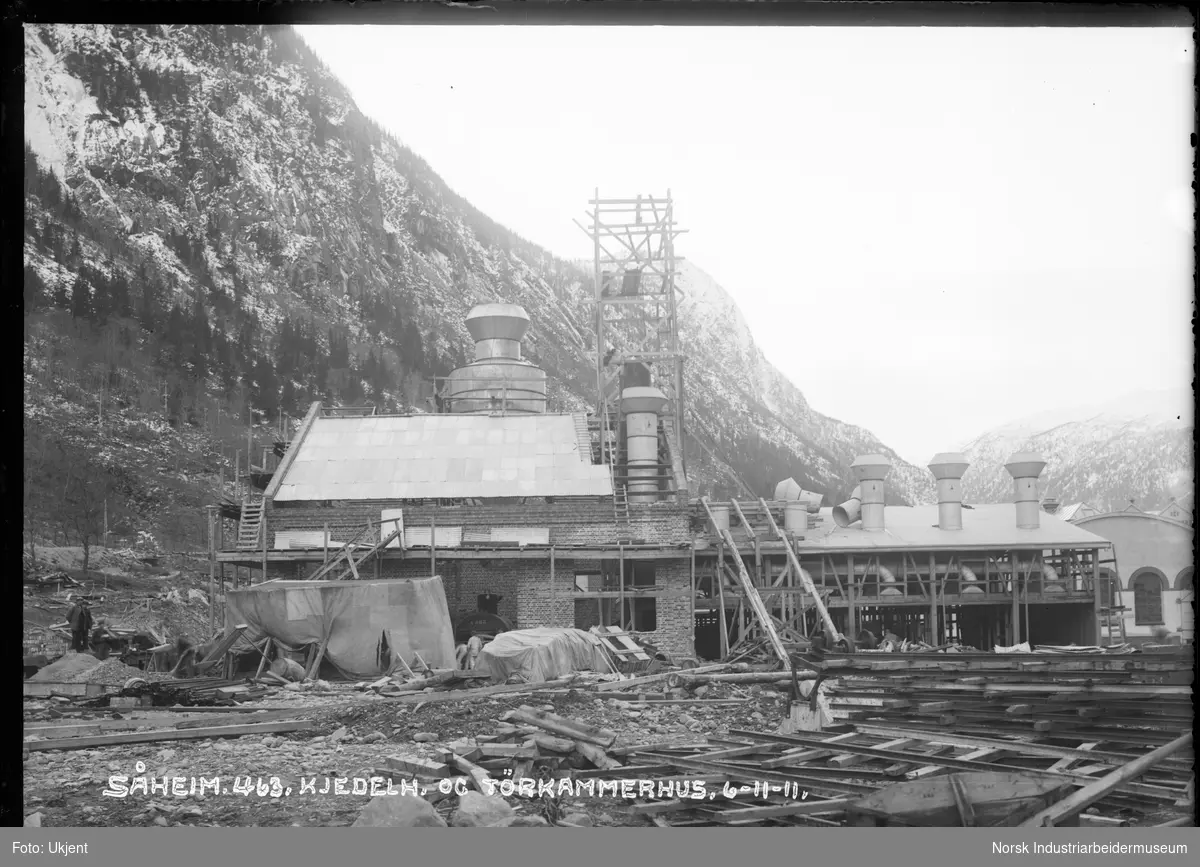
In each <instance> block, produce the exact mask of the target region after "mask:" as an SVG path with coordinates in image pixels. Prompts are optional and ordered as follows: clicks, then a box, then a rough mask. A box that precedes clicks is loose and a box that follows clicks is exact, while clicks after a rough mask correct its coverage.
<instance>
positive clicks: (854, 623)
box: [846, 554, 858, 641]
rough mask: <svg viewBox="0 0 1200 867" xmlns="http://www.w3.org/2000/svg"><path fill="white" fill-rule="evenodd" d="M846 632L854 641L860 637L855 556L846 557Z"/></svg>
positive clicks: (848, 555)
mask: <svg viewBox="0 0 1200 867" xmlns="http://www.w3.org/2000/svg"><path fill="white" fill-rule="evenodd" d="M846 569H847V572H846V632H847V633H848V634H849V636H850V640H851V641H853V640H854V637H855V636H856V635H858V612H857V611H855V610H854V555H853V554H847V555H846Z"/></svg>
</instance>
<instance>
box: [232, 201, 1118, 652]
mask: <svg viewBox="0 0 1200 867" xmlns="http://www.w3.org/2000/svg"><path fill="white" fill-rule="evenodd" d="M592 205H593V209H592V211H591V212H590V214H591V218H592V221H591V224H590V226H589V227H587V231H588V232H589V234H590V235H591V236H592V238H593V241H594V244H595V250H596V253H595V270H596V273H595V286H596V304H597V316H596V320H595V325H596V335H595V336H596V342H595V346H596V385H597V406H596V410H595V411H594V412H592V413H554V412H548V411H547V409H548V408H547V401H546V374H545V372H544V371H542V370H541V369H539V368H538V367H536V366H535V365H533V364H531V363H530V362H528V361H527V360H525V359H524V358H523V357H522V351H521V342H522V338H523V337H524V335H525V332H526V330H527V328H528V327H529V324H530V323H529V317H528V315H527V314H526V313H525V311H524V310H523V309H521V308H520V307H519V306H516V305H512V304H504V303H493V304H483V305H479V306H477V307H475V308H474V309H473V310H472V311H471V312H470V314H469V316H468V318H467V321H466V325H467V329H468V331H469V332H470V334H471V336H472V338H473V339H474V341H475V360H474V361H473V362H472V363H470V364H468V365H466V366H464V367H462V368H460V369H457V370H455V371H453V372H452V373H451V374H450V376H449V377H447V378H446V380H445V381H444V383H443V387H442V389H441V390H440V392H439V401H438V406H439V409H440V412H438V413H431V414H409V415H386V414H379V413H377V412H376V411H375V410H374V409H373V408H345V407H327V406H323V405H322V404H320V403H314V404H313V405H312V406H311V408H310V410H309V411H308V414H307V415H306V417H305V418H304V420H303V422H302V423H301V424H300V425H299V428H298V429H297V430H296V431H295V433H294V435H292V436H291V438H290V441H289V442H287V443H281V444H280V446H279V454H280V460H279V462H278V463H277V465H276V466H274V467H273V468H271V469H270V470H267V469H265V467H264V468H260V470H259V471H258V472H256V473H247V474H246V476H245V478H244V490H245V495H244V496H243V497H242V498H241V502H240V503H238V504H237V508H236V510H235V512H234V514H235V515H236V516H237V520H238V532H237V537H236V539H230V540H229V541H228V543H227V542H226V540H225V539H224V538H223V534H219V533H218V534H217V535H218V537H221V538H217V539H215V540H214V555H213V560H214V563H220V564H234V565H236V566H239V567H250V568H251V569H253V570H254V571H255V572H256V573H257V574H258V575H259V576H261V577H263V578H266V579H274V578H286V579H301V580H303V579H310V580H311V579H318V578H331V577H348V578H368V577H370V578H408V577H411V578H417V577H428V576H430V575H438V576H440V577H441V578H442V581H443V584H444V586H445V592H446V598H447V604H448V606H449V609H450V613H451V615H452V616H453V617H454V618H455V619H456V620H457V621H458V622H459V623H465V622H468V621H470V620H471V618H472V617H473V616H475V615H478V614H480V613H482V614H483V615H486V616H490V617H492V618H498V619H499V623H500V625H501V626H502V627H507V628H528V627H535V626H551V627H571V626H574V627H580V628H589V627H591V626H609V625H615V626H618V627H620V628H622V629H625V630H628V631H630V632H634V633H637V634H638V635H639V636H640V637H641V638H642V639H644V640H646V641H648V642H650V643H652V644H654V645H655V646H657V647H659V648H660V649H662V650H664V651H666V652H667V653H669V654H671V655H674V656H678V657H700V658H717V657H725V656H728V655H730V654H731V653H735V652H738V651H739V649H740V648H744V647H747V646H749V644H750V643H752V642H755V641H758V640H764V639H767V638H770V639H771V640H773V641H778V639H779V638H780V637H782V638H783V639H784V640H787V639H789V638H795V637H803V636H807V635H809V634H810V633H811V632H812V631H813V630H814V629H817V628H824V629H826V630H827V631H832V632H834V633H836V634H838V635H841V634H849V635H851V636H853V635H856V634H857V633H858V632H859V631H860V630H861V629H864V628H867V629H870V630H871V631H873V632H874V633H875V634H876V635H881V634H882V633H883V632H885V631H890V632H893V633H895V634H896V635H898V636H900V637H905V638H910V639H914V640H916V639H921V640H925V641H928V642H929V643H931V644H935V645H936V644H942V643H947V642H950V641H961V642H963V643H966V644H969V645H971V646H974V647H977V648H980V649H991V648H992V647H993V646H994V645H997V644H1000V645H1007V644H1017V643H1020V642H1022V641H1031V642H1034V643H1043V644H1070V643H1077V644H1097V643H1100V642H1101V641H1102V640H1103V636H1102V635H1101V631H1102V625H1101V624H1102V618H1101V609H1102V600H1101V594H1100V583H1099V576H1100V569H1101V562H1102V561H1101V557H1102V555H1103V552H1104V551H1105V550H1107V549H1109V548H1110V547H1111V546H1110V543H1109V542H1108V541H1106V540H1105V539H1104V538H1101V536H1099V535H1096V534H1095V533H1093V532H1089V530H1088V529H1085V528H1084V527H1081V526H1075V525H1073V524H1070V523H1068V522H1066V521H1063V520H1060V519H1058V518H1056V517H1055V516H1053V515H1050V514H1047V513H1045V512H1043V511H1042V510H1041V509H1040V507H1039V499H1038V495H1037V478H1038V476H1039V475H1040V473H1041V471H1042V468H1043V467H1044V466H1045V464H1044V462H1042V461H1041V459H1040V458H1038V457H1037V456H1036V455H1030V454H1019V455H1014V456H1013V458H1012V460H1010V462H1009V464H1008V470H1009V472H1010V473H1011V475H1012V477H1013V481H1014V492H1015V503H1016V504H1015V506H1014V505H1012V504H1008V505H978V506H969V505H964V504H963V503H962V502H961V479H962V476H963V474H964V473H965V472H966V471H967V469H968V467H967V464H966V461H965V459H964V458H963V457H962V456H961V455H957V454H944V455H938V456H937V457H936V458H935V459H934V460H933V461H932V462H931V465H930V469H931V471H932V472H933V474H934V477H935V479H936V480H937V489H938V496H939V502H938V504H937V505H934V506H885V492H886V486H887V475H888V471H889V466H888V463H887V461H886V459H884V458H883V457H881V456H878V455H866V456H862V457H860V458H859V459H858V460H856V461H855V463H854V465H853V466H852V468H851V469H852V470H853V472H854V474H855V476H856V478H857V480H858V487H857V488H856V489H855V491H854V494H853V495H852V497H851V499H850V500H849V501H847V502H846V503H843V504H841V505H839V506H836V507H831V506H832V504H829V505H825V504H824V498H823V497H822V495H820V494H813V493H810V492H805V491H802V490H800V489H799V486H798V485H796V484H795V483H794V482H792V481H791V480H787V481H786V482H784V483H781V484H780V485H779V487H778V488H777V490H776V491H775V493H774V496H773V498H772V499H770V500H767V499H765V498H764V499H758V500H749V499H747V500H744V501H737V500H734V501H728V502H708V501H707V500H706V499H697V498H695V497H694V496H691V495H690V494H689V491H688V483H687V473H686V456H685V455H684V453H683V448H682V445H683V443H684V442H685V438H684V427H683V420H684V417H685V413H684V411H683V408H684V405H685V401H686V396H685V395H684V391H683V378H682V361H683V355H682V351H681V349H680V346H679V341H678V328H677V324H676V320H675V302H676V289H675V286H674V253H673V240H674V237H675V236H676V235H677V234H678V233H679V232H680V231H681V230H679V229H676V228H675V224H674V221H673V217H672V205H671V200H670V196H669V194H668V196H667V197H666V198H658V199H656V198H652V197H651V198H643V197H638V198H636V199H607V200H602V199H600V198H599V195H598V193H597V197H596V198H595V199H594V200H593V201H592ZM614 244H615V245H616V246H617V249H615V250H614V249H613V246H612V245H614ZM266 463H267V462H266V460H264V465H265V464H266ZM215 509H216V507H214V512H215ZM216 525H217V522H216V520H215V515H214V520H213V526H214V527H215V526H216ZM768 619H769V620H770V622H771V628H770V629H766V628H764V627H765V622H766V621H767V620H768ZM772 636H774V637H772Z"/></svg>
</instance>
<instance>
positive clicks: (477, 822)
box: [450, 792, 516, 828]
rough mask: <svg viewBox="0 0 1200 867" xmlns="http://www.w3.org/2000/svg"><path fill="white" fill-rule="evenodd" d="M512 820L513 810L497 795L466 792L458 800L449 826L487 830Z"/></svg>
mask: <svg viewBox="0 0 1200 867" xmlns="http://www.w3.org/2000/svg"><path fill="white" fill-rule="evenodd" d="M513 818H516V814H515V813H514V812H513V808H512V807H510V806H509V805H508V802H507V801H505V800H504V799H503V798H501V797H500V796H499V795H482V794H480V793H479V792H467V793H466V794H464V795H462V796H461V797H460V798H459V799H458V809H457V810H455V811H454V816H453V818H452V819H451V821H450V824H451V825H453V826H454V827H456V828H487V827H489V826H493V825H496V824H497V823H499V822H501V821H502V820H505V819H513Z"/></svg>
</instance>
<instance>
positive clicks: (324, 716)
mask: <svg viewBox="0 0 1200 867" xmlns="http://www.w3.org/2000/svg"><path fill="white" fill-rule="evenodd" d="M714 692H716V693H717V694H716V695H711V694H710V695H711V697H721V698H730V697H743V698H744V700H745V701H744V703H742V704H737V705H732V704H723V705H714V706H711V707H705V706H704V705H702V704H663V705H661V706H655V704H656V703H653V702H637V701H630V700H629V697H607V695H612V694H611V693H610V694H607V695H606V697H599V696H600V695H601V694H599V693H595V692H584V691H582V690H564V691H561V692H559V693H556V694H538V693H534V694H532V695H531V694H525V695H521V694H509V695H500V696H495V697H490V698H487V697H485V698H474V699H466V700H462V701H439V702H431V703H429V704H426V705H421V704H420V703H409V702H400V701H392V700H388V699H382V698H378V697H363V694H362V693H361V692H358V691H356V690H354V688H353V686H352V685H350V684H333V685H330V686H329V687H328V689H327V690H324V691H320V692H317V691H313V690H309V691H306V692H292V691H288V690H282V689H281V690H279V691H278V692H276V693H275V694H274V695H271V696H269V697H267V698H265V699H263V700H262V701H261V704H263V705H265V706H269V707H272V708H278V707H288V708H292V707H294V708H296V709H297V716H298V717H302V718H307V719H311V720H312V721H313V728H311V729H309V730H307V731H301V732H292V733H286V734H278V735H264V736H245V737H240V738H228V739H219V740H217V739H209V740H199V741H172V742H161V743H147V744H132V745H121V746H110V747H103V748H95V749H85V750H71V751H55V750H48V751H34V752H30V753H28V755H27V756H26V758H25V812H26V814H27V815H28V814H31V813H34V812H39V813H40V814H41V821H42V824H43V825H44V826H60V827H61V826H78V825H84V826H86V825H100V826H137V825H151V824H158V825H180V824H186V825H217V826H287V825H314V826H329V825H349V824H352V823H353V822H354V820H355V818H356V817H357V815H358V813H359V812H360V811H361V810H362V809H363V808H364V807H365V806H366V805H367V803H368V802H369V801H370V800H371V799H370V797H369V795H354V794H346V795H336V794H335V793H334V792H333V791H331V792H329V793H328V794H325V795H321V794H319V793H318V794H312V793H307V792H306V793H304V794H300V793H299V788H300V778H301V777H305V778H312V777H316V778H318V782H317V788H318V789H320V788H322V787H323V786H324V778H325V777H330V778H331V779H335V778H347V779H351V780H352V779H353V778H355V777H361V778H370V777H371V776H375V775H376V771H375V769H377V768H383V767H385V759H386V757H387V756H389V755H404V756H411V757H418V758H425V759H433V758H435V756H436V750H437V749H438V748H440V747H443V746H445V745H446V744H447V743H449V742H451V741H454V740H457V739H460V738H474V737H477V736H480V735H486V734H488V733H490V732H491V731H493V730H494V729H495V728H496V727H497V726H498V725H499V724H500V722H499V718H500V716H501V714H503V713H504V712H505V711H507V710H511V709H515V708H518V707H520V706H521V705H532V706H534V707H540V708H543V709H546V710H553V712H554V713H557V714H559V715H562V716H567V717H571V718H574V719H579V720H584V721H586V722H588V723H589V724H592V725H595V726H599V727H602V728H607V729H611V730H612V731H614V732H616V733H617V742H616V746H618V747H619V746H633V745H636V744H644V743H665V742H678V743H695V742H696V741H700V740H703V739H704V736H705V735H714V736H719V735H720V734H722V733H723V732H725V731H727V730H728V729H729V728H731V727H734V728H748V729H758V730H762V731H767V730H773V729H774V728H775V727H777V726H778V724H779V721H780V719H781V717H782V715H783V714H784V713H785V712H786V700H785V699H784V697H783V696H781V695H780V694H778V693H775V692H771V691H769V690H763V689H759V688H755V687H751V688H749V689H746V688H742V689H736V688H733V687H728V686H725V685H721V687H720V688H719V689H718V690H714ZM53 705H54V703H53V702H46V701H36V702H35V701H26V711H25V721H26V723H44V722H46V721H48V720H50V719H51V716H52V715H51V714H50V707H51V706H53ZM56 712H57V713H61V712H58V711H56ZM77 713H78V712H77ZM156 713H157V712H153V711H147V712H144V713H142V714H140V715H139V717H140V718H145V719H146V721H147V723H148V724H153V723H154V718H155V715H156ZM87 716H89V717H91V718H107V717H111V716H112V713H111V712H110V711H107V710H96V711H93V712H90V713H88V714H87ZM242 716H245V717H246V718H247V720H246V721H247V722H251V721H252V718H253V716H254V714H242ZM71 721H74V717H72V718H71ZM79 721H80V722H82V721H83V720H82V719H80V720H79ZM55 722H61V723H65V722H68V719H66V718H60V719H56V720H55ZM424 733H436V740H434V741H428V742H419V741H416V740H414V735H421V734H424ZM137 761H141V762H144V763H145V771H144V773H145V774H147V775H150V776H153V777H157V778H162V777H164V776H166V777H176V776H179V777H184V778H188V779H190V778H191V777H204V778H211V777H214V776H220V777H221V778H222V783H223V786H227V785H229V784H232V782H233V778H234V776H235V775H236V776H240V777H243V778H244V777H245V776H247V775H249V776H251V777H253V778H255V781H257V778H259V777H261V778H262V779H263V781H264V782H266V781H269V779H270V778H271V777H279V779H280V783H281V785H282V786H283V787H284V788H285V789H286V787H288V786H290V787H291V788H292V792H291V793H290V794H288V795H285V796H284V797H279V798H272V797H269V796H267V797H260V796H258V795H257V794H250V795H242V794H232V793H228V794H227V793H225V792H222V794H220V795H219V796H213V795H211V794H209V795H204V796H201V795H189V796H188V797H184V798H178V797H174V796H172V795H170V794H167V795H162V794H161V793H160V794H151V795H150V796H148V797H147V796H141V795H134V796H130V797H127V798H113V797H104V796H102V795H101V792H102V791H103V790H104V789H105V787H106V785H107V783H108V778H109V775H111V774H124V775H127V776H130V777H132V776H134V775H135V768H134V763H135V762H137ZM347 785H349V784H347ZM397 785H398V784H397ZM430 788H431V789H432V788H433V787H432V786H431V787H430ZM457 800H458V799H457V798H456V797H453V796H452V797H449V798H445V799H443V800H441V801H438V803H437V804H436V805H435V806H436V808H437V809H438V811H439V812H440V813H442V814H443V816H444V817H448V816H449V815H450V814H451V813H452V812H453V810H454V808H455V803H456V802H457ZM508 800H509V802H510V803H511V804H512V805H513V806H514V807H515V808H516V810H517V813H518V814H521V813H522V812H525V813H534V812H536V811H537V809H538V807H537V804H536V803H531V802H529V801H525V800H523V799H522V798H521V797H519V796H514V797H512V798H510V799H508ZM558 809H559V811H560V813H562V814H567V813H582V814H585V815H586V816H587V817H588V818H589V819H590V821H591V823H592V824H594V825H645V824H647V820H646V819H645V818H644V817H633V816H629V815H627V813H626V811H625V810H624V809H623V804H622V802H621V801H620V800H619V799H617V800H614V799H600V798H582V799H569V798H563V799H562V802H561V803H560V804H559V805H558Z"/></svg>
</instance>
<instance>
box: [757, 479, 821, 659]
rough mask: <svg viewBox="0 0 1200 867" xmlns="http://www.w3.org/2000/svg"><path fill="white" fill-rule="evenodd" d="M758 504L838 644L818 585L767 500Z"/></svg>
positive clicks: (795, 572) (793, 569)
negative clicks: (805, 567)
mask: <svg viewBox="0 0 1200 867" xmlns="http://www.w3.org/2000/svg"><path fill="white" fill-rule="evenodd" d="M758 502H759V505H761V506H762V509H763V513H764V514H765V515H766V516H767V523H768V524H770V526H771V532H772V533H774V534H775V535H776V536H777V537H778V538H779V539H780V540H781V541H782V542H783V549H784V551H785V552H786V553H787V557H788V563H789V564H790V565H791V567H792V574H793V576H794V577H795V578H799V579H800V583H801V584H802V585H803V586H804V590H805V592H807V593H808V594H809V595H810V596H812V598H813V606H814V607H815V608H816V609H817V613H818V614H820V615H821V622H822V623H824V624H825V629H826V630H827V632H828V635H829V637H830V640H831V641H833V642H836V641H837V640H838V639H839V638H841V635H839V634H838V631H837V627H835V626H834V625H833V618H831V617H830V616H829V610H828V609H827V608H826V607H825V603H824V602H822V601H821V594H820V593H818V592H817V588H816V585H814V584H813V582H812V579H811V578H810V577H809V574H808V573H807V572H805V571H804V569H802V568H801V566H800V560H799V559H798V558H797V557H796V552H795V551H794V550H792V543H791V542H790V541H788V538H787V537H786V536H785V535H784V534H783V533H782V532H780V530H779V525H778V524H776V523H775V517H774V516H773V515H772V514H771V510H770V509H769V508H768V507H767V502H766V500H764V499H762V498H759V501H758Z"/></svg>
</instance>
